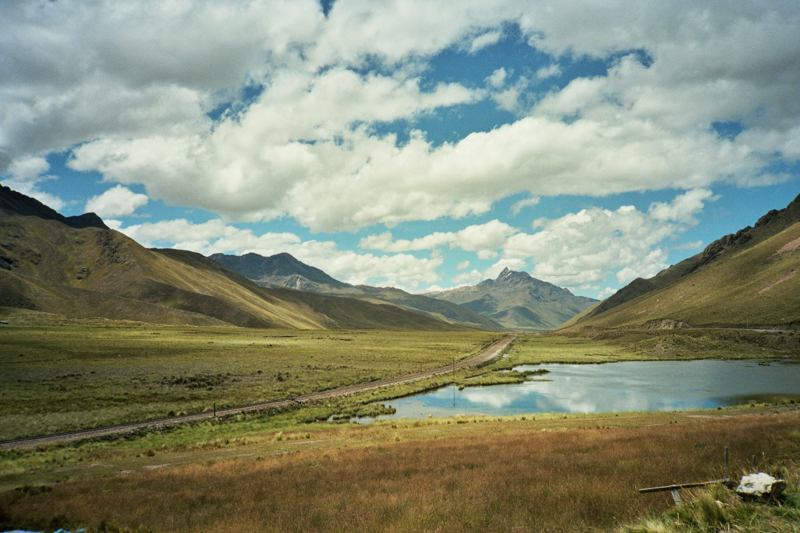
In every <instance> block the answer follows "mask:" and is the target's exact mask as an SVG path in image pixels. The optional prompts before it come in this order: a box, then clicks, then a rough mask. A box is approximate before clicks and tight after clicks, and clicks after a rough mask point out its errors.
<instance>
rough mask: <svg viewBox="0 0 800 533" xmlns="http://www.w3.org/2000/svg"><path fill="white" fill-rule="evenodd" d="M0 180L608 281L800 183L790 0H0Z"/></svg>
mask: <svg viewBox="0 0 800 533" xmlns="http://www.w3.org/2000/svg"><path fill="white" fill-rule="evenodd" d="M0 35H2V37H0V57H1V58H2V59H0V181H2V183H3V184H4V185H7V186H10V187H12V188H14V189H16V190H19V191H21V192H23V193H26V194H29V195H31V196H34V197H36V198H38V199H40V200H41V201H43V202H45V203H47V204H48V205H50V206H51V207H53V208H55V209H57V210H59V211H60V212H62V213H63V214H65V215H75V214H81V213H83V212H86V211H94V212H96V213H98V214H99V215H100V216H101V217H103V219H104V220H105V221H106V223H107V224H109V226H111V227H113V228H115V229H118V230H119V231H122V232H123V233H125V234H127V235H129V236H131V237H132V238H134V239H136V240H137V241H138V242H140V243H141V244H143V245H145V246H151V247H178V248H184V249H191V250H194V251H197V252H200V253H203V254H206V255H208V254H212V253H216V252H223V253H235V254H243V253H247V252H256V253H260V254H262V255H271V254H275V253H279V252H289V253H291V254H292V255H294V256H295V257H297V258H298V259H300V260H302V261H304V262H306V263H308V264H311V265H313V266H316V267H319V268H321V269H323V270H325V271H326V272H328V273H329V274H331V275H332V276H334V277H336V278H337V279H340V280H342V281H347V282H351V283H366V284H370V285H381V286H387V285H389V286H396V287H400V288H403V289H406V290H409V291H412V292H425V291H427V290H435V289H446V288H452V287H455V286H458V285H463V284H475V283H478V282H480V281H481V280H483V279H486V278H494V277H496V276H497V275H498V274H499V272H500V271H501V270H502V269H503V268H505V267H509V268H512V269H514V270H522V271H526V272H529V273H530V274H531V275H533V276H534V277H537V278H539V279H543V280H545V281H549V282H552V283H555V284H556V285H559V286H562V287H567V288H569V289H570V290H571V291H572V292H573V293H575V294H580V295H586V296H591V297H595V298H604V297H607V296H608V295H610V294H612V293H613V292H614V291H615V290H617V289H619V288H620V287H622V286H624V285H625V284H627V283H629V282H630V281H632V280H633V279H634V278H636V277H640V276H641V277H650V276H652V275H654V274H656V273H657V272H658V271H660V270H661V269H663V268H665V267H667V266H668V265H670V264H674V263H676V262H678V261H680V260H682V259H684V258H686V257H688V256H691V255H694V254H696V253H698V252H699V251H701V250H702V249H703V248H704V247H705V246H706V245H708V244H709V243H710V242H711V241H713V240H715V239H717V238H719V237H721V236H723V235H725V234H728V233H732V232H735V231H737V230H738V229H740V228H742V227H744V226H746V225H752V224H754V223H755V221H756V220H757V219H758V218H759V217H760V216H761V215H763V214H764V213H766V212H767V211H768V210H770V209H780V208H783V207H785V206H786V205H787V204H788V203H789V202H790V201H791V200H793V199H794V198H795V196H797V195H798V194H800V99H798V98H797V88H798V87H800V5H799V4H797V2H796V1H759V2H743V1H732V2H725V3H720V2H716V1H707V2H702V1H694V2H685V1H668V0H667V1H665V0H660V1H657V2H656V1H652V2H651V1H647V0H643V1H640V2H636V3H630V2H614V1H606V2H588V1H569V0H559V1H552V2H550V1H544V0H542V1H531V2H523V1H519V0H515V1H508V2H504V1H496V2H485V1H471V0H463V1H460V2H445V1H443V2H438V1H434V0H427V1H422V0H390V1H366V0H336V1H334V2H325V3H324V8H323V5H321V4H320V3H318V2H317V1H315V0H292V1H268V0H263V1H260V0H257V1H254V2H249V3H242V2H237V1H230V2H227V1H222V0H218V1H210V0H208V1H199V0H197V1H177V0H176V1H163V2H157V3H153V2H141V1H132V0H115V1H113V2H111V1H101V0H91V1H90V0H85V1H80V2H79V1H70V0H60V1H59V2H45V1H41V2H37V1H26V2H23V1H10V2H4V3H3V4H2V5H0Z"/></svg>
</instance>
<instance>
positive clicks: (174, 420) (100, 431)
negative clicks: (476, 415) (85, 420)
mask: <svg viewBox="0 0 800 533" xmlns="http://www.w3.org/2000/svg"><path fill="white" fill-rule="evenodd" d="M516 338H517V337H516V336H514V335H510V336H508V337H506V338H504V339H503V340H501V341H499V342H497V343H495V344H493V345H491V346H490V347H489V348H487V349H486V350H484V351H483V352H481V353H480V354H478V355H476V356H475V357H472V358H470V359H466V360H464V361H459V362H455V363H454V364H452V365H448V366H444V367H441V368H434V369H432V370H426V371H424V372H417V373H416V374H408V375H405V376H398V377H396V378H389V379H382V380H379V381H373V382H371V383H359V384H357V385H350V386H349V387H342V388H339V389H332V390H327V391H321V392H314V393H311V394H306V395H303V396H297V397H294V398H287V399H285V400H276V401H272V402H262V403H257V404H252V405H245V406H241V407H231V408H227V409H217V410H216V413H214V412H212V411H206V412H204V413H195V414H190V415H183V416H174V417H169V418H161V419H158V420H146V421H142V422H131V423H128V424H119V425H116V426H107V427H101V428H94V429H86V430H81V431H72V432H69V433H57V434H53V435H42V436H39V437H30V438H25V439H15V440H9V441H2V442H0V450H10V449H13V448H17V449H21V448H35V447H36V446H44V445H50V444H61V443H67V442H76V441H81V440H86V439H93V438H98V437H106V436H110V435H120V434H125V433H132V432H137V431H142V430H145V431H146V430H154V429H159V428H166V427H172V426H176V425H179V424H187V423H193V422H202V421H204V420H209V419H211V418H214V416H215V415H216V416H217V417H227V416H233V415H238V414H240V413H250V412H256V411H271V410H275V409H282V408H287V407H292V406H297V405H306V404H310V403H313V402H317V401H320V400H326V399H330V398H340V397H343V396H349V395H351V394H356V393H359V392H365V391H368V390H373V389H377V388H380V387H388V386H391V385H399V384H401V383H407V382H411V381H416V380H419V379H424V378H429V377H432V376H437V375H440V374H447V373H448V372H453V371H454V370H460V369H462V368H467V367H472V366H477V365H480V364H483V363H485V362H487V361H491V360H492V359H495V358H496V357H498V356H500V354H501V353H502V352H503V350H505V349H506V347H508V345H509V344H511V343H512V342H513V341H514V340H516Z"/></svg>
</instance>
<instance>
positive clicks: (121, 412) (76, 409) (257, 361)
mask: <svg viewBox="0 0 800 533" xmlns="http://www.w3.org/2000/svg"><path fill="white" fill-rule="evenodd" d="M2 327H3V329H2V333H3V334H2V336H0V365H2V368H3V371H2V373H0V391H2V392H0V439H11V438H16V437H22V436H30V435H40V434H45V433H52V432H60V431H67V430H72V429H78V428H91V427H96V426H103V425H110V424H116V423H121V422H128V421H134V420H145V419H152V418H158V417H165V416H168V415H170V414H183V413H194V412H203V411H209V410H212V409H213V408H214V404H215V403H216V406H217V408H223V407H232V406H240V405H247V404H251V403H256V402H261V401H269V400H275V399H282V398H288V397H293V396H298V395H301V394H306V393H309V392H315V391H320V390H328V389H333V388H337V387H342V386H346V385H351V384H354V383H361V382H369V381H375V380H378V379H382V378H387V377H394V376H398V375H403V374H408V373H413V372H418V371H420V370H424V369H429V368H435V367H439V366H444V365H447V364H449V363H451V362H452V361H453V359H454V358H455V359H456V360H461V359H463V358H466V357H469V356H472V355H475V354H476V353H478V352H479V351H480V349H481V348H482V347H483V346H484V345H486V344H489V343H491V342H492V341H493V340H496V339H499V338H500V337H501V336H500V335H497V334H492V333H463V332H462V333H425V332H415V333H398V332H386V331H333V332H330V331H329V332H319V331H276V330H252V329H243V328H186V327H153V326H143V327H135V326H130V327H119V326H115V327H106V326H87V325H63V326H51V325H47V326H43V325H31V326H14V325H5V326H2Z"/></svg>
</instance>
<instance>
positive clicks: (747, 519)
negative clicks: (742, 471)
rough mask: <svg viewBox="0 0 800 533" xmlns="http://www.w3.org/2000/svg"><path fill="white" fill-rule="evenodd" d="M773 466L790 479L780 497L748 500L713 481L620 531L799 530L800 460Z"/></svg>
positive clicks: (771, 532) (767, 532)
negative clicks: (687, 498) (677, 503)
mask: <svg viewBox="0 0 800 533" xmlns="http://www.w3.org/2000/svg"><path fill="white" fill-rule="evenodd" d="M773 470H774V473H775V474H776V475H778V474H780V475H778V477H780V478H781V479H784V480H786V481H788V486H787V489H786V491H785V492H784V493H783V495H782V496H781V497H780V498H779V499H778V500H777V501H770V502H758V501H746V500H743V499H741V498H740V497H739V495H738V494H736V492H735V491H734V490H732V489H730V488H728V487H726V486H724V485H722V484H716V485H711V486H709V487H707V488H704V489H702V490H699V491H696V492H695V494H694V496H693V497H692V498H691V500H690V501H689V502H687V503H686V504H685V505H683V506H679V507H675V508H674V509H670V510H668V511H666V512H664V513H661V514H654V513H651V514H648V515H646V516H645V517H643V518H641V519H639V520H638V521H636V522H635V523H632V524H630V525H626V526H623V527H622V528H621V529H620V533H717V532H721V531H747V532H750V533H776V532H787V533H788V532H791V533H794V532H796V531H798V530H800V526H799V525H800V501H798V500H800V498H798V489H799V488H800V485H798V480H799V479H800V463H797V462H790V463H784V464H780V465H778V466H775V467H773Z"/></svg>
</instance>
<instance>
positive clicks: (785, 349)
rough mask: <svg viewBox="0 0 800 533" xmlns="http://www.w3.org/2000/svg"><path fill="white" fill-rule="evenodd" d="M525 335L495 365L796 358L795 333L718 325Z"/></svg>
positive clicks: (796, 340) (796, 339)
mask: <svg viewBox="0 0 800 533" xmlns="http://www.w3.org/2000/svg"><path fill="white" fill-rule="evenodd" d="M589 335H590V333H587V334H586V336H582V335H579V334H568V335H567V334H558V333H554V334H546V335H525V336H524V337H521V338H520V339H518V340H517V341H516V342H515V343H514V349H513V350H511V353H510V355H509V357H508V358H506V359H504V360H503V361H502V362H501V364H502V365H505V366H507V367H511V366H514V365H518V364H538V363H577V364H581V363H610V362H617V361H641V360H653V359H662V360H690V359H758V358H771V357H780V356H783V355H789V356H796V355H797V353H798V339H800V337H799V336H798V333H796V332H793V331H775V332H763V331H748V330H724V329H717V330H715V329H684V330H660V331H659V330H655V331H646V330H638V331H637V330H617V331H598V332H594V333H593V334H592V336H589Z"/></svg>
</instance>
